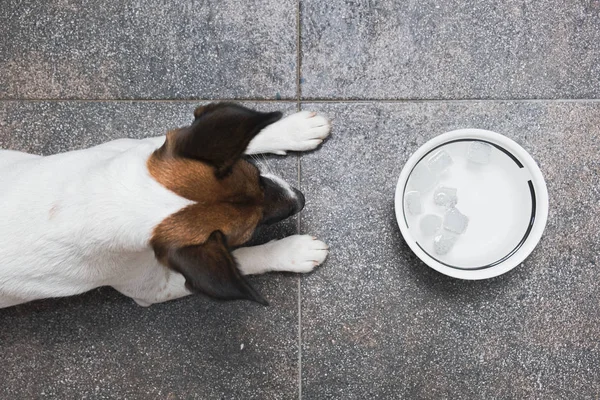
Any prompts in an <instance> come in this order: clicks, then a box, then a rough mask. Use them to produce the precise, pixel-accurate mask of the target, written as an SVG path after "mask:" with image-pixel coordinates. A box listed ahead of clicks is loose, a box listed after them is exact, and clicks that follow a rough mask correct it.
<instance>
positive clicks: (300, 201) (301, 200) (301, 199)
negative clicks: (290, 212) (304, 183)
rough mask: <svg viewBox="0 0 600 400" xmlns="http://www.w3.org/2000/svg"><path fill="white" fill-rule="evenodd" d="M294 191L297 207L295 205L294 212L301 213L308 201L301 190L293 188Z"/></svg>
mask: <svg viewBox="0 0 600 400" xmlns="http://www.w3.org/2000/svg"><path fill="white" fill-rule="evenodd" d="M292 191H293V192H294V194H295V195H296V207H294V214H296V213H299V212H300V211H302V209H303V208H304V204H305V203H306V199H305V198H304V195H303V194H302V192H301V191H299V190H298V189H295V188H292Z"/></svg>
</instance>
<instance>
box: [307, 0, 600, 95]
mask: <svg viewBox="0 0 600 400" xmlns="http://www.w3.org/2000/svg"><path fill="white" fill-rule="evenodd" d="M301 3H302V76H303V78H304V84H303V86H302V94H303V96H305V97H306V98H326V99H335V98H352V99H355V98H356V99H361V98H385V99H464V98H469V99H489V98H501V99H510V98H598V97H599V95H598V94H599V92H600V29H599V28H598V26H599V25H600V1H598V0H574V1H555V0H549V1H548V0H545V1H538V0H508V1H488V0H486V1H478V0H446V1H436V0H423V1H400V0H382V1H372V0H331V1H322V0H303V1H302V2H301Z"/></svg>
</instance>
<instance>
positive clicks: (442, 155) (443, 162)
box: [427, 150, 453, 176]
mask: <svg viewBox="0 0 600 400" xmlns="http://www.w3.org/2000/svg"><path fill="white" fill-rule="evenodd" d="M452 163H453V161H452V157H450V154H448V153H446V152H445V151H444V150H438V151H436V152H435V153H434V154H433V155H432V156H431V157H429V158H428V159H427V166H428V167H429V170H430V171H431V172H432V173H433V174H434V175H435V176H439V175H441V174H442V173H443V172H444V171H445V170H446V169H448V167H450V166H451V165H452Z"/></svg>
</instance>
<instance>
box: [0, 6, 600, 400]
mask: <svg viewBox="0 0 600 400" xmlns="http://www.w3.org/2000/svg"><path fill="white" fill-rule="evenodd" d="M298 22H299V23H300V25H298ZM298 61H300V63H299V62H298ZM232 98H233V99H250V100H256V101H255V102H250V103H245V104H247V105H250V106H253V107H256V108H258V109H261V110H274V109H281V110H283V111H285V112H287V113H290V112H293V111H294V110H295V109H297V108H303V109H310V110H316V111H319V112H322V113H324V114H325V115H327V116H329V117H331V118H332V119H333V126H334V130H333V133H332V137H331V139H330V140H329V141H328V142H326V143H325V144H324V146H323V147H322V148H321V149H319V150H318V151H315V152H312V153H309V154H305V155H303V156H302V157H301V158H300V159H298V157H297V156H296V155H293V154H292V155H291V156H288V157H286V158H282V157H268V158H267V160H266V162H267V163H268V166H269V168H271V169H274V170H275V171H276V172H279V173H281V174H282V175H283V177H284V178H285V179H286V180H288V181H291V182H297V181H298V178H299V179H300V186H301V188H302V190H303V192H304V193H305V195H306V198H307V205H306V209H305V210H304V211H303V212H302V214H301V216H300V230H301V232H306V233H311V234H315V235H316V236H318V237H319V238H321V239H323V240H325V241H327V242H328V243H329V244H330V245H331V253H330V257H329V259H328V260H327V261H326V263H325V265H323V267H321V268H320V269H318V270H317V271H315V272H314V273H312V274H310V275H308V276H305V277H303V278H301V279H299V278H298V277H296V276H293V275H289V274H270V275H268V276H263V277H254V278H252V282H253V283H254V284H255V285H256V287H257V289H259V290H260V291H261V293H262V294H264V296H265V297H266V298H267V299H268V300H269V301H270V303H271V306H270V307H268V308H263V307H260V306H257V305H255V304H249V303H243V302H233V303H219V302H212V301H209V300H206V299H205V298H202V297H189V298H186V299H181V300H178V301H173V302H168V303H164V304H161V305H156V306H152V307H150V308H141V307H138V306H137V305H135V304H134V303H133V301H131V300H130V299H128V298H125V297H123V296H121V295H119V294H118V293H117V292H115V291H113V290H112V289H109V288H102V289H99V290H95V291H92V292H90V293H87V294H85V295H82V296H77V297H73V298H65V299H54V300H44V301H38V302H34V303H31V304H26V305H21V306H17V307H12V308H9V309H3V310H0V360H1V361H0V399H5V398H6V399H38V398H42V399H43V398H48V399H60V400H63V399H83V398H87V399H168V400H175V399H202V400H204V399H236V400H237V399H244V400H245V399H259V400H263V399H286V400H287V399H306V400H329V399H343V400H351V399H361V400H363V399H411V400H412V399H435V400H437V399H469V400H471V399H519V400H520V399H544V400H547V399H569V400H571V399H598V398H600V311H598V307H599V305H600V284H599V283H598V282H600V270H599V264H600V236H599V232H600V229H599V228H598V227H599V226H600V100H599V99H600V1H599V0H575V1H570V2H560V1H556V0H549V1H532V0H522V1H517V0H510V1H505V2H491V1H483V2H482V1H476V0H464V1H459V0H450V1H446V2H433V1H420V2H415V1H392V0H384V1H366V0H356V1H349V0H334V1H316V0H299V1H288V0H284V1H280V2H275V1H272V0H252V1H247V2H236V1H233V0H225V1H214V0H208V1H198V0H176V1H174V2H166V1H157V0H152V1H150V2H139V1H131V0H125V1H120V2H111V1H107V0H90V1H83V0H48V1H29V0H28V1H20V2H17V1H13V0H6V1H4V2H3V3H2V5H1V6H0V148H10V149H17V150H23V151H29V152H34V153H39V154H53V153H56V152H60V151H66V150H71V149H80V148H85V147H88V146H92V145H94V144H98V143H102V142H105V141H108V140H111V139H114V138H119V137H145V136H154V135H161V134H163V133H164V132H165V131H166V130H167V129H169V128H173V127H177V126H180V125H183V124H186V123H188V122H189V121H191V119H192V111H193V109H194V107H195V106H196V105H198V104H199V103H202V102H204V101H207V100H210V99H232ZM279 98H281V99H283V101H259V100H264V99H267V100H268V99H279ZM36 99H38V100H36ZM39 99H43V100H42V101H39ZM194 99H199V100H198V101H191V100H194ZM314 99H322V100H320V101H316V100H314ZM398 99H399V100H400V101H397V100H398ZM436 99H437V100H436ZM465 99H482V100H477V101H470V100H465ZM569 99H575V100H569ZM387 100H391V101H387ZM464 127H475V128H484V129H491V130H494V131H496V132H500V133H502V134H505V135H507V136H509V137H511V138H513V139H514V140H516V141H517V142H518V143H520V144H521V145H522V146H523V147H524V148H525V149H527V150H528V151H530V152H531V154H532V156H533V157H534V159H535V160H536V161H537V162H538V163H539V165H540V167H541V170H542V173H543V174H544V176H545V178H546V180H547V184H548V191H549V196H550V213H549V219H548V225H547V229H546V232H545V234H544V237H543V239H542V241H541V243H540V244H539V246H538V247H537V249H536V250H535V251H534V252H533V253H532V255H531V256H530V257H529V258H528V259H527V260H526V261H525V262H524V263H523V264H522V265H521V266H519V267H518V268H516V269H515V270H513V271H512V272H510V273H508V274H506V275H504V276H501V277H498V278H495V279H492V280H489V281H484V282H463V281H458V280H455V279H451V278H446V277H444V276H442V275H440V274H438V273H436V272H435V271H433V270H431V269H429V268H428V267H426V266H425V265H424V264H423V263H421V262H420V261H418V260H417V259H416V257H415V256H414V255H413V254H412V253H411V251H410V250H409V249H408V247H407V246H406V244H405V243H404V242H403V240H402V238H401V236H400V232H399V230H398V228H397V224H396V222H395V219H394V218H395V217H394V209H393V196H394V187H395V184H396V180H397V178H398V175H399V173H400V170H401V168H402V166H403V163H404V162H405V161H406V160H407V159H408V157H409V156H410V154H411V153H412V152H413V151H415V150H416V149H417V148H418V147H419V145H421V144H423V143H424V142H425V141H426V140H427V139H429V138H432V137H434V136H436V135H438V134H440V133H443V132H445V131H448V130H452V129H456V128H464ZM263 162H265V161H263ZM0 206H1V205H0ZM296 231H297V220H290V221H287V222H286V223H284V224H281V225H280V226H277V227H274V228H273V229H270V230H268V231H266V232H262V233H261V235H259V237H258V238H257V239H256V242H262V241H266V240H269V239H271V238H278V237H283V236H285V235H289V234H293V233H295V232H296ZM0 246H1V244H0ZM0 262H2V260H0ZM299 284H300V285H299ZM299 288H300V290H299ZM299 338H300V340H299ZM242 344H243V345H244V346H243V348H242Z"/></svg>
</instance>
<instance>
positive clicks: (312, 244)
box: [112, 235, 329, 307]
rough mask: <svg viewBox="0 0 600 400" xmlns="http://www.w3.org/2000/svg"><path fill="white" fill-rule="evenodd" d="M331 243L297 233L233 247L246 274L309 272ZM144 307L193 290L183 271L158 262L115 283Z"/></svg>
mask: <svg viewBox="0 0 600 400" xmlns="http://www.w3.org/2000/svg"><path fill="white" fill-rule="evenodd" d="M328 253H329V247H328V246H327V245H326V244H325V243H323V242H321V241H320V240H317V239H315V238H314V237H312V236H309V235H293V236H289V237H286V238H284V239H281V240H274V241H272V242H269V243H265V244H263V245H260V246H254V247H242V248H239V249H237V250H235V251H233V256H234V257H235V259H236V261H237V262H238V265H239V269H240V271H241V273H242V274H244V275H254V274H262V273H265V272H269V271H287V272H297V273H305V272H310V271H312V270H313V269H314V268H315V267H316V266H317V265H319V264H321V263H322V262H323V261H325V258H326V257H327V254H328ZM112 286H113V287H114V288H115V289H116V290H118V291H119V292H121V293H122V294H124V295H125V296H128V297H131V298H132V299H133V300H135V302H136V303H137V304H139V305H140V306H143V307H147V306H150V305H152V304H154V303H162V302H165V301H169V300H174V299H178V298H180V297H184V296H188V295H190V294H192V293H191V292H190V291H189V290H187V289H186V287H185V278H184V277H183V275H181V274H179V273H177V272H174V271H171V270H170V269H168V268H166V267H164V266H162V265H160V264H158V263H156V265H154V266H149V267H148V268H147V269H145V273H144V275H143V276H140V277H137V278H135V279H133V280H130V281H128V282H125V283H120V284H116V285H112Z"/></svg>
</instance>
